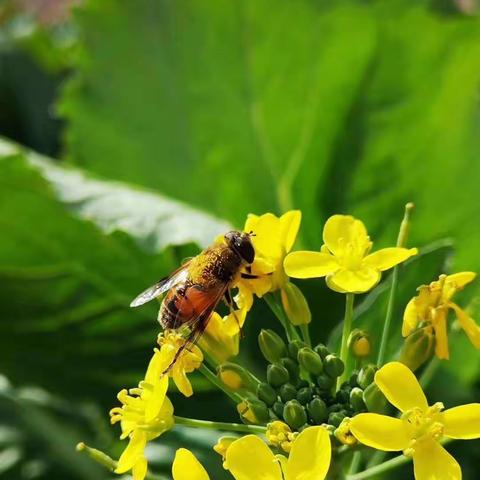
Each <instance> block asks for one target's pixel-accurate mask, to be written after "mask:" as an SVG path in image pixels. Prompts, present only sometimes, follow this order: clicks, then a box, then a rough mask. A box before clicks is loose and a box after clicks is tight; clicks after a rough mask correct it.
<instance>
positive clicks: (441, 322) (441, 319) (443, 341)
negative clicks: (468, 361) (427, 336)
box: [432, 308, 450, 360]
mask: <svg viewBox="0 0 480 480" xmlns="http://www.w3.org/2000/svg"><path fill="white" fill-rule="evenodd" d="M432 325H433V328H434V330H435V355H436V356H437V357H438V358H440V359H441V360H448V358H449V357H450V354H449V352H448V334H447V313H446V311H445V309H444V308H437V309H436V310H435V315H434V317H433V320H432Z"/></svg>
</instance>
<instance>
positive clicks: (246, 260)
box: [130, 230, 256, 371]
mask: <svg viewBox="0 0 480 480" xmlns="http://www.w3.org/2000/svg"><path fill="white" fill-rule="evenodd" d="M252 236H253V233H252V232H250V233H244V232H239V231H235V230H234V231H231V232H228V233H226V234H225V235H224V241H223V242H221V243H215V244H214V245H211V246H210V247H208V248H207V249H206V250H204V251H202V252H201V253H200V254H198V255H197V256H196V257H193V258H192V259H191V260H189V261H188V262H186V263H184V264H183V265H182V266H181V267H180V268H179V269H177V270H175V271H174V272H173V273H171V274H170V275H168V276H167V277H165V278H162V279H161V280H160V281H159V282H157V283H156V284H155V285H152V286H151V287H150V288H147V289H146V290H145V291H144V292H142V293H141V294H140V295H138V296H137V297H136V298H135V300H133V301H132V303H131V304H130V306H131V307H139V306H140V305H143V304H145V303H147V302H149V301H150V300H153V299H154V298H157V297H159V296H160V295H162V294H163V293H165V292H168V293H167V295H166V296H165V298H164V300H163V302H162V305H161V307H160V312H159V314H158V321H159V322H160V324H161V325H162V327H163V328H164V329H173V330H178V329H180V328H182V327H188V328H189V334H188V336H187V337H186V341H185V344H184V345H183V347H182V348H181V349H179V350H178V351H177V353H176V355H175V358H174V359H173V361H172V364H171V365H170V366H169V367H168V368H167V371H168V370H169V369H170V368H171V367H172V366H173V364H174V363H175V362H176V360H177V359H178V357H179V356H180V354H181V352H182V351H183V349H184V348H185V347H186V346H187V345H188V344H194V343H196V342H197V341H198V339H199V338H200V336H201V335H202V334H203V332H204V331H205V328H206V327H207V323H208V320H209V318H210V315H211V314H212V312H213V310H214V309H215V308H216V306H217V305H218V303H219V302H220V301H221V300H222V299H223V300H224V301H225V303H226V304H227V306H228V307H229V308H230V310H233V302H232V297H231V294H230V289H231V288H232V286H233V285H234V284H235V283H236V281H237V280H238V278H239V277H240V276H241V277H243V278H256V276H255V275H252V274H251V273H250V265H251V264H252V263H253V261H254V259H255V250H254V248H253V244H252V241H251V237H252ZM243 270H246V272H245V271H243Z"/></svg>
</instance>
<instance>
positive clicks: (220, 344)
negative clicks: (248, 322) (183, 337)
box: [198, 309, 247, 363]
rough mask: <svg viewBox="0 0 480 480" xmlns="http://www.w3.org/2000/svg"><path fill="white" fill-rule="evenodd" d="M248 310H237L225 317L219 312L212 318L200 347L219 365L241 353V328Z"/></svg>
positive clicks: (200, 341)
mask: <svg viewBox="0 0 480 480" xmlns="http://www.w3.org/2000/svg"><path fill="white" fill-rule="evenodd" d="M246 315H247V310H246V309H240V310H236V311H235V312H234V313H233V312H232V313H230V314H228V315H226V316H225V317H221V316H220V315H219V314H218V313H217V312H213V313H212V315H211V316H210V318H209V320H208V323H207V328H206V329H205V332H204V334H203V335H202V336H201V337H200V340H199V342H198V344H199V346H200V347H201V348H202V349H203V350H204V351H206V352H207V353H208V354H209V355H210V356H211V357H213V358H214V360H215V361H216V362H217V363H223V362H225V361H227V360H228V359H230V358H232V357H236V356H237V355H238V352H239V344H240V328H241V327H242V326H243V324H244V323H245V318H246Z"/></svg>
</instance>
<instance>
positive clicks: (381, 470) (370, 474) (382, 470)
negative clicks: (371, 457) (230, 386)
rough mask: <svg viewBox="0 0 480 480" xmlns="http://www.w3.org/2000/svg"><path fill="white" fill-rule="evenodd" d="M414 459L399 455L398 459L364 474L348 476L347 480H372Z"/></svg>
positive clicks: (367, 470)
mask: <svg viewBox="0 0 480 480" xmlns="http://www.w3.org/2000/svg"><path fill="white" fill-rule="evenodd" d="M411 460H412V459H411V458H410V457H405V456H404V455H399V456H398V457H395V458H392V459H391V460H387V461H386V462H383V463H381V464H380V465H377V466H375V467H371V468H367V469H366V470H364V471H363V472H359V473H355V474H353V475H350V474H347V476H346V480H363V479H364V478H370V477H373V476H375V475H379V474H380V473H385V472H389V471H390V470H393V469H395V468H398V467H400V466H402V465H404V464H406V463H408V462H410V461H411Z"/></svg>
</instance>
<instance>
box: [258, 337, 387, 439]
mask: <svg viewBox="0 0 480 480" xmlns="http://www.w3.org/2000/svg"><path fill="white" fill-rule="evenodd" d="M259 345H260V350H261V352H262V354H263V356H264V357H265V359H266V360H267V361H268V362H269V364H268V366H267V374H266V381H265V382H262V383H260V384H258V385H257V389H256V398H257V399H258V401H260V402H262V404H264V405H265V406H266V408H267V411H268V415H269V419H270V420H282V421H284V422H285V423H286V424H287V425H289V426H290V428H292V430H295V431H298V430H301V429H302V428H304V427H305V426H307V425H321V424H327V425H331V427H332V428H334V427H338V426H339V425H340V423H341V422H342V420H343V419H344V418H345V417H351V416H352V415H355V414H357V413H361V412H366V411H368V410H369V408H368V406H367V404H372V402H373V400H372V398H370V396H371V395H366V390H367V389H368V387H369V386H370V385H372V384H373V380H374V376H375V372H376V367H374V366H373V365H367V366H365V367H363V368H362V369H361V370H359V371H355V372H353V373H352V375H351V377H350V378H349V379H348V380H347V381H346V382H344V383H343V384H342V385H341V386H340V389H339V390H338V391H335V385H336V383H337V378H338V377H340V376H341V375H342V374H343V372H344V369H345V366H344V364H343V362H342V360H341V359H340V358H339V357H338V356H337V355H335V354H334V353H332V352H331V351H330V350H329V349H328V348H327V347H326V346H325V345H323V344H319V345H317V346H316V347H315V348H310V347H308V346H307V345H306V344H305V343H304V342H302V341H300V340H293V341H291V342H289V343H286V342H284V340H283V339H282V338H281V337H280V336H279V335H278V334H276V333H275V332H273V331H272V330H262V331H261V332H260V335H259ZM373 386H374V385H373ZM370 390H372V388H370ZM373 396H374V395H373ZM376 400H378V399H376ZM373 403H374V402H373ZM262 413H264V412H262ZM262 416H263V415H262Z"/></svg>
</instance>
